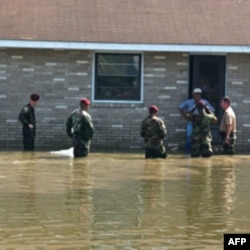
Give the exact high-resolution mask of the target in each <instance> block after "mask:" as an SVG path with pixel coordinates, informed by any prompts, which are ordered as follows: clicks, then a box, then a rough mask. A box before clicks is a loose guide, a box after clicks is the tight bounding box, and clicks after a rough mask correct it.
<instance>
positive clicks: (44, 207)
mask: <svg viewBox="0 0 250 250" xmlns="http://www.w3.org/2000/svg"><path fill="white" fill-rule="evenodd" d="M68 153H69V152H68V151H67V150H65V151H61V152H53V153H51V152H35V153H24V152H0V164H1V165H0V204H1V205H0V249H1V250H10V249H11V250H12V249H15V250H29V249H30V250H36V249H39V250H40V249H49V250H54V249H56V250H60V249H70V250H74V249H86V250H98V249H101V250H103V249H108V250H112V249H117V250H120V249H121V250H132V249H136V250H141V249H149V250H175V249H178V250H190V249H192V250H193V249H197V250H200V249H207V250H215V249H216V250H217V249H220V250H221V249H223V235H224V233H250V209H249V208H250V185H249V177H250V163H249V161H250V156H246V155H235V156H233V157H232V156H226V157H225V156H219V155H215V156H213V157H212V158H210V159H207V158H205V159H204V158H199V159H193V158H190V157H189V156H187V155H181V154H180V155H176V154H173V155H169V156H168V158H167V159H165V160H164V159H157V160H146V159H144V155H143V153H135V154H133V153H90V154H89V156H88V158H84V159H73V158H72V157H70V156H69V154H68Z"/></svg>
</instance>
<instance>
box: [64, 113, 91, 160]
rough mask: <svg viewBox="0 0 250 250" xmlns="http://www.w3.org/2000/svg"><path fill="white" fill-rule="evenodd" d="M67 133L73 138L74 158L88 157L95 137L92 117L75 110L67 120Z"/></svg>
mask: <svg viewBox="0 0 250 250" xmlns="http://www.w3.org/2000/svg"><path fill="white" fill-rule="evenodd" d="M66 132H67V134H68V136H69V137H73V145H74V156H75V157H86V156H87V155H88V152H89V149H90V140H91V139H92V137H93V124H92V120H91V117H90V115H89V114H88V113H87V112H86V111H84V110H82V109H78V110H75V111H74V112H73V113H72V114H71V115H70V116H69V118H68V119H67V122H66Z"/></svg>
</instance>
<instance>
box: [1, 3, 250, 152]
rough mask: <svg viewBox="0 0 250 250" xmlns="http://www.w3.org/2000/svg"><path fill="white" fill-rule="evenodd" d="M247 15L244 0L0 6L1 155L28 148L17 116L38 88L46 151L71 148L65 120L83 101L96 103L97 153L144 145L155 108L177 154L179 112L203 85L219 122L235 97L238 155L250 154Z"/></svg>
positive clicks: (249, 6)
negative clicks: (224, 102)
mask: <svg viewBox="0 0 250 250" xmlns="http://www.w3.org/2000/svg"><path fill="white" fill-rule="evenodd" d="M249 14H250V1H247V0H223V1H215V0H209V1H205V0H189V1H186V0H167V1H164V0H154V1H148V0H133V1H131V0H127V1H119V0H105V1H104V0H91V1H90V0H53V1H49V0H43V1H38V0H1V1H0V105H1V111H0V118H1V121H0V127H1V131H2V136H1V138H0V145H1V148H3V149H11V148H13V149H16V148H22V145H21V144H22V143H21V140H22V138H21V125H20V124H19V122H18V120H17V116H18V113H19V111H20V109H21V107H22V106H23V105H24V104H25V103H26V102H28V99H29V95H30V93H31V92H33V91H36V92H38V93H39V94H40V95H41V101H40V102H39V104H38V106H37V109H36V114H37V123H38V124H37V126H38V128H37V129H38V131H37V140H36V145H37V148H39V149H48V148H51V149H60V148H67V147H70V146H71V140H70V139H69V138H67V136H66V133H65V120H66V118H67V116H68V115H69V114H70V113H71V111H72V110H74V109H75V108H76V107H77V106H78V102H79V98H81V97H83V96H86V97H88V98H90V99H91V101H92V107H91V108H90V114H91V115H92V118H93V122H94V125H95V136H94V139H93V144H92V146H93V147H95V148H121V149H139V148H141V147H142V145H143V141H142V139H141V138H140V136H139V127H140V123H141V120H142V119H143V118H144V117H145V116H146V115H147V107H148V106H149V105H150V104H156V105H158V106H159V108H160V113H159V115H160V116H161V117H162V118H163V119H164V121H165V122H166V125H167V128H168V136H167V139H166V140H167V143H168V146H169V147H170V148H171V147H178V146H181V145H183V144H184V142H185V120H184V119H183V118H182V117H181V116H180V114H179V112H178V110H177V106H178V104H179V103H180V102H182V101H184V100H185V99H187V98H188V97H190V93H191V90H192V89H193V88H194V87H198V86H199V87H204V97H206V98H207V99H208V100H209V101H210V102H211V103H212V104H213V105H214V106H215V108H216V114H217V115H218V116H219V117H221V114H222V111H221V110H220V107H219V100H220V98H221V97H222V96H224V95H229V96H230V97H231V98H232V101H233V104H232V106H233V108H234V110H235V112H236V114H237V125H238V141H237V142H238V148H239V149H241V150H248V149H249V145H250V121H249V118H250V114H249V106H250V95H249V91H250V70H249V69H250V55H249V53H250V32H249V30H250V18H249ZM213 134H214V137H215V141H216V140H218V138H217V136H218V135H217V127H216V126H215V127H214V128H213Z"/></svg>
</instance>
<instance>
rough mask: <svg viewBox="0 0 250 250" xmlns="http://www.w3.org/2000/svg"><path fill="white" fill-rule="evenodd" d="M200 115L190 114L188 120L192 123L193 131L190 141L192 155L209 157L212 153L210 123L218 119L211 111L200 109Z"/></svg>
mask: <svg viewBox="0 0 250 250" xmlns="http://www.w3.org/2000/svg"><path fill="white" fill-rule="evenodd" d="M202 112H203V113H202V114H201V115H190V118H189V119H190V120H191V121H192V123H193V132H192V135H191V141H192V150H191V156H192V157H199V156H200V155H201V156H203V157H210V156H211V155H212V153H213V149H212V144H211V143H212V134H211V124H213V123H215V122H216V121H217V120H218V119H217V117H216V116H215V115H214V114H213V113H210V114H208V113H206V112H205V110H203V111H202Z"/></svg>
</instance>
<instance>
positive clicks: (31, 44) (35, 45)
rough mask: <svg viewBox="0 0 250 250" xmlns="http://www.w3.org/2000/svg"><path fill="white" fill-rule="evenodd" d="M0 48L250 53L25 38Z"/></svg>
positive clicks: (231, 48)
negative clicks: (30, 39) (28, 39)
mask: <svg viewBox="0 0 250 250" xmlns="http://www.w3.org/2000/svg"><path fill="white" fill-rule="evenodd" d="M0 48H2V49H3V48H25V49H55V50H59V49H61V50H64V49H65V50H95V51H131V52H133V51H137V52H138V51H141V52H143V51H145V52H147V51H148V52H153V51H155V52H187V53H250V45H246V46H242V45H239V46H236V45H232V46H228V45H225V46H224V45H185V44H125V43H90V42H88V43H85V42H53V41H27V40H0Z"/></svg>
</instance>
